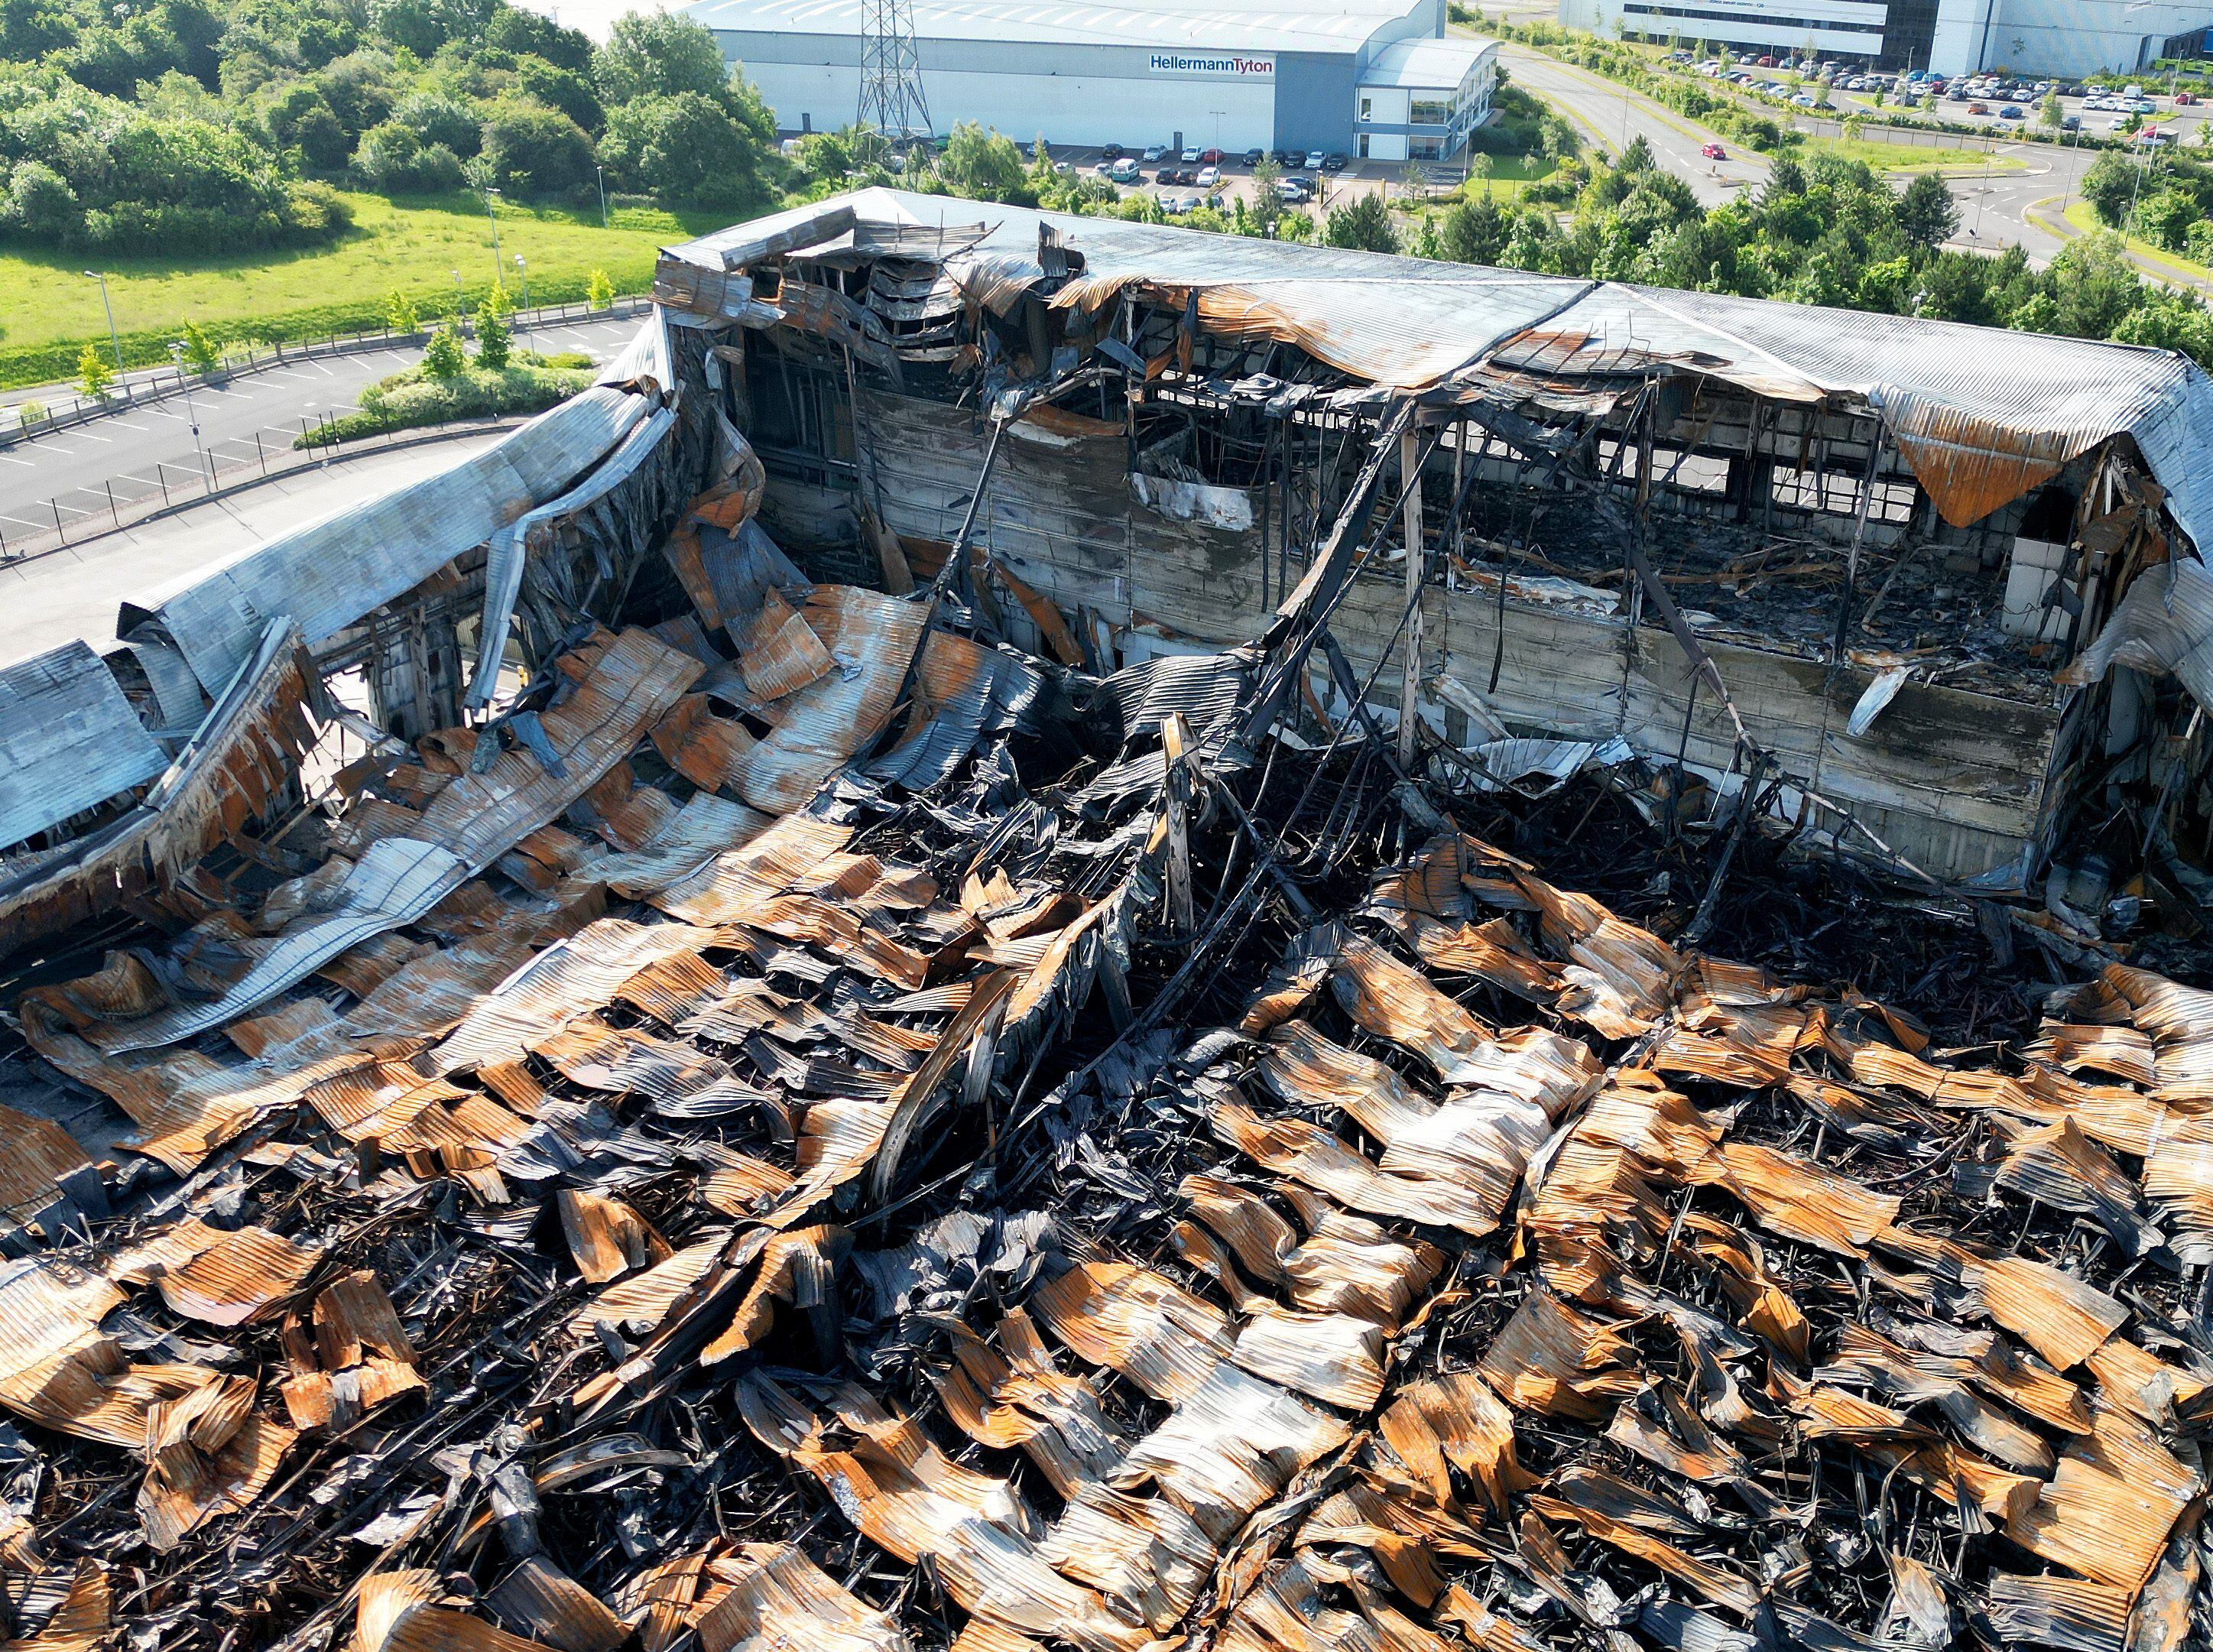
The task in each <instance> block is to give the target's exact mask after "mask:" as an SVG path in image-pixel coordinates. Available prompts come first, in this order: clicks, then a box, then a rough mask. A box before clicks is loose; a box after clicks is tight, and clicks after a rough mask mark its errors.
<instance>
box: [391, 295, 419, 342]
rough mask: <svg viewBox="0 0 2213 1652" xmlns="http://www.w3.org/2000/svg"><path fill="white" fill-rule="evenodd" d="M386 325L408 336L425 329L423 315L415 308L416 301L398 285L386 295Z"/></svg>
mask: <svg viewBox="0 0 2213 1652" xmlns="http://www.w3.org/2000/svg"><path fill="white" fill-rule="evenodd" d="M384 325H385V326H387V327H389V328H391V329H392V330H393V332H397V333H399V334H401V335H403V336H406V337H412V336H413V335H414V334H416V333H418V332H422V331H423V316H422V314H421V312H420V311H418V309H417V308H415V301H414V300H413V299H412V298H410V297H408V296H407V295H406V294H405V293H403V292H401V291H400V290H399V289H398V288H397V287H395V288H393V290H392V291H391V292H389V293H387V295H386V296H385V300H384Z"/></svg>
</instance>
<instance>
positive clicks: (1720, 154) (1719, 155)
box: [1698, 143, 1728, 161]
mask: <svg viewBox="0 0 2213 1652" xmlns="http://www.w3.org/2000/svg"><path fill="white" fill-rule="evenodd" d="M1698 153H1699V154H1700V155H1704V156H1705V157H1706V159H1707V160H1709V161H1726V160H1728V150H1727V149H1723V148H1722V146H1721V145H1720V144H1718V143H1702V144H1700V145H1699V146H1698Z"/></svg>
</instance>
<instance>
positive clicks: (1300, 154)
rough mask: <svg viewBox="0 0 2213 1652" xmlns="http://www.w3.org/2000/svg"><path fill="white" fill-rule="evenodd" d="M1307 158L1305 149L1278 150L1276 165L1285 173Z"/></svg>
mask: <svg viewBox="0 0 2213 1652" xmlns="http://www.w3.org/2000/svg"><path fill="white" fill-rule="evenodd" d="M1306 158H1307V157H1306V151H1305V150H1303V149H1277V151H1276V155H1275V161H1276V164H1277V166H1279V167H1281V168H1283V170H1284V171H1285V172H1289V170H1290V169H1291V168H1293V167H1295V166H1297V165H1298V164H1299V162H1302V161H1303V160H1305V159H1306Z"/></svg>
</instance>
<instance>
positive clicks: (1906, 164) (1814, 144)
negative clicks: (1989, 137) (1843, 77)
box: [1806, 137, 2028, 172]
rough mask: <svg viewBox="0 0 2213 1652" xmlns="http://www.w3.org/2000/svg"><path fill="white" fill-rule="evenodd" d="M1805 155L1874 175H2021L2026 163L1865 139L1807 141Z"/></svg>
mask: <svg viewBox="0 0 2213 1652" xmlns="http://www.w3.org/2000/svg"><path fill="white" fill-rule="evenodd" d="M1806 153H1807V154H1808V155H1815V154H1820V155H1836V156H1838V158H1839V159H1841V160H1846V161H1862V162H1866V163H1867V164H1868V165H1869V166H1870V167H1872V168H1875V170H1876V171H1877V172H1951V171H1962V172H1980V171H1982V170H1984V168H1985V167H1987V168H1989V169H1990V171H1992V172H2022V171H2026V170H2027V166H2028V163H2027V162H2025V161H2023V160H2021V157H2020V156H2018V155H1995V156H1985V155H1984V152H1983V151H1982V150H1980V149H1945V148H1942V147H1940V146H1938V145H1936V144H1932V143H1881V142H1878V141H1877V140H1875V139H1874V138H1868V137H1808V139H1807V140H1806Z"/></svg>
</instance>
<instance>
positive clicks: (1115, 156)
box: [1099, 143, 1128, 161]
mask: <svg viewBox="0 0 2213 1652" xmlns="http://www.w3.org/2000/svg"><path fill="white" fill-rule="evenodd" d="M1127 153H1128V151H1127V150H1125V149H1123V147H1122V146H1121V145H1120V144H1119V143H1109V144H1107V145H1106V148H1104V149H1100V151H1099V158H1100V160H1101V161H1119V160H1120V159H1121V158H1122V157H1123V155H1125V154H1127Z"/></svg>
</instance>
